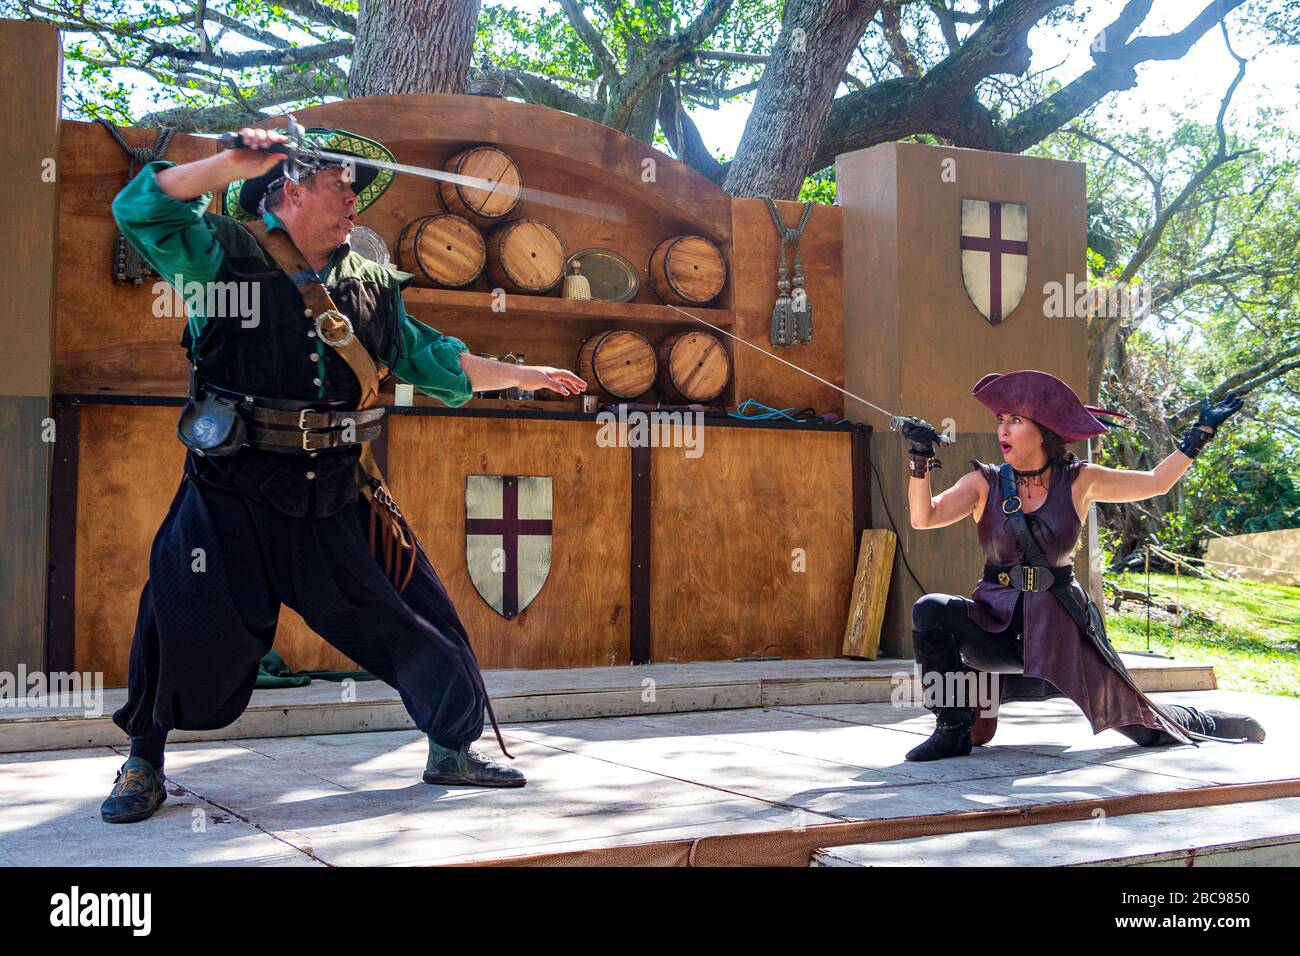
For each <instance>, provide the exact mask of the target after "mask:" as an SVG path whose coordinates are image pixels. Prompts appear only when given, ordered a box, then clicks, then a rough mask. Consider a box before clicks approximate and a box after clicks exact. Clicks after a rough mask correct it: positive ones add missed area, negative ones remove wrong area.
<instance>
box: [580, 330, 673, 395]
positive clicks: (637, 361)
mask: <svg viewBox="0 0 1300 956" xmlns="http://www.w3.org/2000/svg"><path fill="white" fill-rule="evenodd" d="M655 369H656V362H655V350H654V347H653V346H651V344H650V343H649V342H647V341H646V339H645V337H644V336H641V335H638V334H637V333H635V332H629V331H627V330H624V329H616V330H613V331H609V332H597V333H596V334H594V335H589V336H587V339H586V341H584V342H583V343H582V347H581V348H579V349H578V368H577V373H578V377H579V378H581V379H583V380H584V381H586V383H587V386H588V388H589V389H590V390H592V391H594V392H597V393H599V394H603V395H605V396H608V397H610V398H616V399H631V398H636V397H637V396H638V395H643V394H645V393H646V392H648V391H649V390H650V386H652V385H654V382H655Z"/></svg>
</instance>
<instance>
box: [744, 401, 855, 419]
mask: <svg viewBox="0 0 1300 956" xmlns="http://www.w3.org/2000/svg"><path fill="white" fill-rule="evenodd" d="M749 408H755V409H759V411H755V412H753V413H752V414H749V413H747V411H746V409H749ZM791 412H796V414H793V415H792V414H791ZM727 415H728V417H730V418H740V419H743V420H745V421H751V422H758V421H768V420H771V419H782V420H784V421H787V422H800V423H804V422H820V421H822V418H821V416H820V415H813V416H811V417H804V418H799V417H797V410H796V409H795V407H794V406H793V405H791V406H790V407H789V408H773V407H772V406H771V405H764V404H763V403H762V402H760V401H758V400H757V399H754V398H747V399H745V400H744V401H743V402H741V403H740V404H739V405H737V406H736V410H735V411H734V412H727ZM846 422H848V419H847V418H841V419H839V421H837V422H835V423H834V424H836V425H843V424H845V423H846Z"/></svg>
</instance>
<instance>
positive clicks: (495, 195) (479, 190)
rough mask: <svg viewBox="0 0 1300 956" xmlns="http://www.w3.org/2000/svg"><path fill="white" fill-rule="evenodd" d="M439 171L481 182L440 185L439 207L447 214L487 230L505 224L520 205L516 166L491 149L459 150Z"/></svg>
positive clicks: (510, 160) (492, 147)
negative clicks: (440, 203) (507, 218)
mask: <svg viewBox="0 0 1300 956" xmlns="http://www.w3.org/2000/svg"><path fill="white" fill-rule="evenodd" d="M442 168H443V169H444V170H446V171H447V172H449V173H456V174H457V175H459V176H468V177H472V178H473V179H476V180H482V182H481V183H466V182H445V181H444V182H441V183H439V184H438V192H439V195H440V196H441V197H442V205H443V208H444V209H446V210H447V212H449V213H452V214H454V215H457V216H463V217H464V218H466V219H468V220H469V221H470V222H472V223H475V224H476V225H479V226H483V227H485V228H486V227H489V226H495V225H497V224H498V223H501V222H504V221H505V218H506V216H508V215H510V213H511V212H512V211H513V210H514V208H515V206H517V205H518V204H519V190H520V187H521V186H522V184H523V180H522V178H521V177H520V175H519V167H518V166H516V165H515V161H514V160H513V159H511V158H510V157H509V156H507V155H506V154H505V153H503V152H501V150H499V149H497V148H496V147H494V146H473V147H471V148H469V149H464V150H461V151H460V152H459V153H457V154H456V155H455V156H453V157H451V159H449V160H447V162H446V163H444V164H443V167H442Z"/></svg>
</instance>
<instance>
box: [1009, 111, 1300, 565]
mask: <svg viewBox="0 0 1300 956" xmlns="http://www.w3.org/2000/svg"><path fill="white" fill-rule="evenodd" d="M1174 119H1175V126H1174V130H1173V133H1172V134H1171V135H1168V136H1163V135H1160V134H1157V133H1155V132H1153V131H1151V130H1149V129H1145V128H1132V127H1126V126H1124V125H1122V124H1121V123H1119V122H1118V121H1117V120H1116V118H1115V117H1114V116H1113V115H1109V116H1108V115H1102V114H1099V115H1095V116H1092V117H1090V118H1089V119H1088V120H1087V121H1086V122H1080V123H1078V124H1076V125H1078V126H1079V127H1080V128H1081V129H1082V130H1083V132H1084V133H1086V134H1087V135H1086V136H1080V135H1074V134H1073V133H1071V132H1065V131H1063V132H1058V133H1057V134H1055V135H1053V136H1052V137H1049V139H1047V140H1045V141H1044V142H1043V143H1042V144H1040V145H1039V146H1038V147H1036V148H1035V149H1034V150H1033V151H1032V152H1033V153H1034V154H1036V155H1042V156H1049V157H1052V158H1056V159H1067V160H1074V161H1079V162H1084V163H1086V164H1087V175H1088V184H1087V190H1088V192H1087V195H1088V258H1087V263H1088V278H1089V281H1090V283H1091V284H1092V285H1094V286H1095V287H1099V288H1102V289H1105V288H1108V287H1110V286H1113V285H1114V284H1115V283H1116V282H1117V281H1118V280H1119V278H1120V277H1121V275H1122V273H1123V272H1124V270H1125V268H1126V267H1127V266H1128V265H1129V263H1130V261H1131V260H1132V258H1133V256H1134V255H1135V253H1136V252H1137V251H1138V249H1139V247H1140V246H1141V245H1142V243H1143V242H1144V240H1145V238H1146V237H1147V236H1148V235H1149V234H1150V232H1151V230H1152V228H1153V226H1154V225H1155V222H1156V215H1157V202H1156V199H1155V194H1154V189H1153V186H1152V180H1154V181H1155V182H1158V183H1159V184H1160V186H1161V188H1160V195H1159V208H1160V209H1164V208H1165V207H1167V206H1168V205H1169V203H1171V202H1172V201H1173V200H1174V198H1175V197H1176V196H1178V194H1179V193H1180V191H1181V190H1182V189H1183V188H1184V186H1185V184H1186V183H1187V182H1188V181H1189V180H1190V179H1191V178H1192V177H1193V176H1194V175H1195V174H1196V173H1197V172H1198V171H1199V170H1201V169H1202V168H1203V167H1204V166H1205V164H1206V162H1207V161H1208V160H1209V158H1210V157H1211V156H1213V155H1214V153H1215V151H1216V150H1217V148H1218V140H1217V134H1216V131H1215V129H1214V126H1213V124H1206V123H1200V122H1196V121H1192V120H1189V119H1186V118H1182V117H1179V116H1177V115H1175V116H1174ZM1286 122H1287V120H1286V119H1285V114H1283V112H1282V111H1280V110H1278V109H1275V108H1266V109H1263V110H1260V111H1259V112H1258V114H1257V115H1256V116H1255V117H1254V118H1253V122H1252V125H1251V126H1249V127H1247V128H1245V129H1244V130H1243V131H1241V132H1238V133H1236V134H1232V133H1230V134H1229V136H1228V142H1227V150H1228V151H1229V152H1230V153H1232V152H1241V155H1239V156H1237V157H1236V158H1235V159H1233V160H1232V161H1231V162H1228V163H1226V164H1224V165H1222V166H1220V167H1219V168H1217V169H1216V170H1214V172H1213V173H1212V174H1211V175H1210V176H1209V177H1208V178H1207V179H1205V181H1204V183H1203V184H1202V185H1201V188H1200V189H1199V190H1198V191H1197V192H1196V193H1195V194H1194V195H1193V197H1192V199H1191V201H1189V202H1188V203H1187V204H1186V205H1185V206H1183V207H1182V209H1181V210H1180V211H1178V212H1177V213H1175V214H1174V215H1173V217H1172V218H1171V219H1170V220H1169V222H1168V225H1167V227H1166V228H1165V229H1164V232H1163V233H1162V234H1161V235H1160V237H1159V240H1158V242H1156V243H1155V245H1154V247H1153V248H1152V249H1151V250H1150V255H1149V257H1148V258H1147V259H1146V260H1145V261H1144V262H1142V263H1141V267H1140V268H1139V269H1137V271H1136V273H1135V275H1134V280H1133V282H1134V284H1135V286H1136V285H1137V284H1144V285H1145V288H1146V289H1147V290H1150V291H1151V292H1152V293H1153V300H1154V308H1153V309H1152V311H1151V313H1150V314H1149V315H1130V316H1128V317H1126V319H1125V322H1124V324H1123V327H1122V335H1123V336H1124V341H1123V346H1122V348H1121V349H1120V350H1119V355H1120V357H1121V361H1122V364H1121V365H1118V366H1115V365H1113V364H1108V366H1107V369H1106V371H1107V378H1106V379H1105V380H1104V381H1103V383H1102V393H1101V395H1100V396H1099V398H1100V400H1101V401H1102V402H1103V403H1104V404H1108V405H1111V406H1112V407H1120V408H1122V409H1125V410H1128V411H1130V412H1134V413H1140V414H1139V420H1138V422H1137V427H1136V428H1135V429H1133V430H1120V431H1116V432H1112V433H1110V434H1108V435H1106V436H1104V437H1103V438H1102V439H1101V441H1100V442H1099V443H1098V445H1100V450H1099V453H1098V459H1099V461H1101V462H1102V463H1103V464H1107V465H1110V466H1112V467H1140V468H1154V467H1155V466H1156V465H1157V464H1159V462H1160V461H1161V459H1163V458H1164V457H1165V455H1167V454H1169V453H1170V452H1171V451H1172V449H1173V446H1174V444H1175V443H1176V442H1177V440H1178V438H1180V437H1181V431H1182V429H1181V428H1179V429H1177V430H1176V431H1175V432H1174V433H1170V432H1169V431H1168V429H1167V428H1166V427H1165V425H1164V419H1165V418H1166V417H1167V416H1170V415H1172V414H1174V413H1175V412H1178V411H1181V409H1182V408H1184V407H1186V406H1187V405H1188V404H1190V403H1192V402H1193V401H1195V400H1197V399H1199V398H1200V397H1201V396H1202V395H1207V394H1210V393H1211V392H1212V391H1213V390H1215V389H1217V388H1218V387H1219V386H1220V385H1221V383H1224V382H1225V381H1226V380H1228V378H1229V377H1230V376H1231V375H1233V374H1236V373H1240V372H1243V371H1245V370H1247V369H1250V368H1253V367H1255V366H1257V365H1259V364H1260V363H1261V362H1265V361H1266V360H1269V359H1270V357H1272V356H1275V355H1280V354H1283V353H1284V352H1285V351H1286V350H1288V349H1292V348H1295V347H1296V346H1297V345H1300V156H1298V154H1300V148H1298V147H1297V143H1296V139H1295V135H1294V132H1293V131H1292V130H1291V129H1290V128H1288V127H1287V126H1286V125H1285V123H1286ZM1103 142H1104V144H1105V145H1103ZM1121 157H1123V158H1121ZM1139 167H1141V168H1139ZM1094 321H1095V320H1094ZM1110 358H1111V357H1110V356H1107V359H1108V362H1109V360H1110ZM1281 367H1282V368H1283V369H1285V368H1286V366H1285V364H1283V365H1282V366H1281ZM1297 421H1300V370H1295V369H1292V370H1289V371H1286V372H1285V374H1282V375H1279V376H1278V377H1276V378H1274V379H1272V380H1271V381H1268V382H1267V383H1265V384H1263V385H1262V386H1261V387H1259V388H1256V389H1254V390H1252V391H1251V392H1250V394H1249V395H1248V396H1247V399H1246V406H1245V408H1244V409H1243V410H1242V412H1241V413H1239V414H1238V415H1237V416H1235V417H1234V418H1232V419H1231V420H1230V421H1229V424H1228V427H1226V428H1225V429H1224V430H1223V432H1222V433H1221V434H1220V435H1218V436H1217V437H1216V438H1215V440H1214V441H1213V442H1211V443H1210V444H1209V445H1208V446H1207V447H1206V449H1205V450H1204V451H1202V453H1201V455H1200V457H1199V458H1198V459H1197V462H1196V464H1195V465H1193V466H1192V468H1191V469H1190V470H1189V471H1188V473H1187V475H1186V476H1185V477H1184V478H1183V480H1182V482H1181V484H1180V486H1179V488H1178V491H1179V492H1180V494H1179V495H1177V496H1176V498H1177V501H1178V508H1177V510H1176V511H1174V512H1166V513H1163V514H1162V513H1161V512H1162V510H1163V508H1164V505H1163V504H1162V503H1161V502H1145V503H1143V504H1142V505H1141V506H1139V505H1122V506H1109V505H1108V506H1103V507H1102V514H1103V516H1104V517H1105V520H1106V521H1107V522H1108V523H1109V524H1110V526H1111V529H1112V530H1114V529H1116V528H1118V526H1119V524H1120V523H1126V525H1127V527H1128V528H1129V537H1128V546H1130V547H1131V546H1132V525H1133V521H1134V515H1135V514H1144V515H1146V516H1147V517H1146V518H1145V519H1144V520H1143V521H1142V522H1141V523H1142V524H1143V525H1144V530H1143V531H1142V535H1145V534H1148V533H1150V534H1154V535H1155V536H1156V538H1157V539H1158V540H1160V541H1161V542H1163V543H1164V544H1165V545H1166V546H1168V547H1173V548H1174V549H1175V550H1179V551H1184V552H1186V551H1190V552H1192V553H1196V548H1197V542H1198V541H1199V540H1200V539H1202V538H1204V537H1205V535H1206V529H1207V528H1212V529H1214V530H1215V531H1218V532H1220V533H1223V534H1233V533H1240V532H1245V531H1254V530H1265V529H1271V528H1281V527H1294V526H1297V525H1298V524H1300V500H1297V497H1296V490H1297V488H1300V457H1298V456H1297V453H1296V451H1295V450H1294V447H1293V446H1294V445H1295V439H1296V438H1297V437H1300V429H1298V428H1297V427H1296V424H1295V423H1296V422H1297ZM1096 447H1097V446H1094V448H1096ZM1139 508H1141V509H1142V510H1141V511H1140V512H1139V511H1138V509H1139ZM1142 535H1139V536H1138V537H1139V538H1140V537H1141V536H1142ZM1122 543H1124V542H1122V541H1116V545H1119V544H1122Z"/></svg>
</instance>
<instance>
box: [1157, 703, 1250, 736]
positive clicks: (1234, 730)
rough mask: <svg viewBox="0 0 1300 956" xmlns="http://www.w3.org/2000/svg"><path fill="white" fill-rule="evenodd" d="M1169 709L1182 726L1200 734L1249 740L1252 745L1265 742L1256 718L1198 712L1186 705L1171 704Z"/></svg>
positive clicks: (1212, 711) (1216, 712)
mask: <svg viewBox="0 0 1300 956" xmlns="http://www.w3.org/2000/svg"><path fill="white" fill-rule="evenodd" d="M1168 707H1169V709H1170V710H1172V711H1173V712H1174V714H1175V715H1176V716H1177V717H1178V718H1179V720H1178V722H1179V723H1180V724H1182V725H1183V726H1184V727H1186V728H1187V729H1188V730H1191V731H1194V732H1196V733H1198V734H1205V735H1206V736H1207V737H1221V738H1223V739H1225V740H1249V741H1250V742H1251V743H1261V742H1262V741H1263V740H1264V728H1263V726H1262V725H1261V724H1260V722H1259V721H1258V720H1256V719H1255V718H1254V717H1248V716H1246V715H1245V714H1228V713H1225V712H1223V711H1221V710H1198V709H1197V708H1195V707H1189V706H1187V705H1186V704H1169V705H1168Z"/></svg>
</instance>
